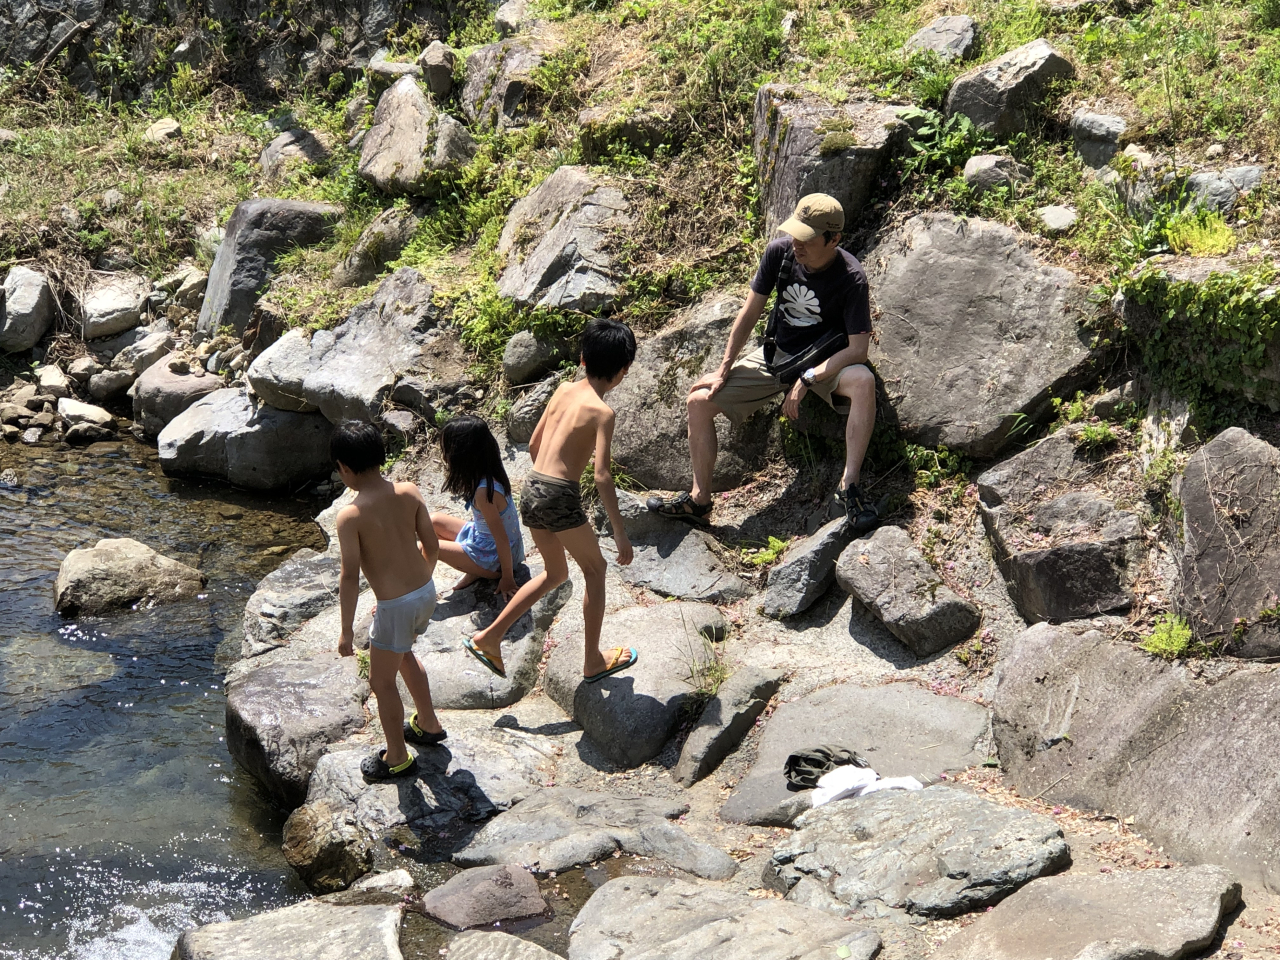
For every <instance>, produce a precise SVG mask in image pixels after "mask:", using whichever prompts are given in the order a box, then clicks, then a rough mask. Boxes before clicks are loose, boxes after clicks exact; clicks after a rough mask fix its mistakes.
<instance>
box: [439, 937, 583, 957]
mask: <svg viewBox="0 0 1280 960" xmlns="http://www.w3.org/2000/svg"><path fill="white" fill-rule="evenodd" d="M449 960H562V958H561V957H560V955H559V954H557V953H552V952H551V951H550V950H544V949H543V948H542V947H540V946H538V945H537V944H536V943H530V942H529V941H528V940H521V939H520V938H519V937H513V936H512V935H511V934H509V933H499V932H496V931H490V932H486V933H481V932H480V931H478V930H476V931H472V932H471V933H464V934H463V935H462V936H460V937H457V938H455V939H454V940H453V941H452V942H451V943H450V944H449Z"/></svg>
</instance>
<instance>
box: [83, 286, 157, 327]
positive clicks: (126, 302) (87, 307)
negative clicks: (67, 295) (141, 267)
mask: <svg viewBox="0 0 1280 960" xmlns="http://www.w3.org/2000/svg"><path fill="white" fill-rule="evenodd" d="M150 293H151V284H150V283H149V282H148V280H147V278H146V277H140V276H138V275H137V274H136V273H108V274H105V275H100V276H97V277H95V278H94V279H93V281H92V283H91V284H90V286H89V289H88V290H87V291H85V294H84V296H83V297H81V299H80V333H81V336H83V337H84V339H86V340H93V339H95V338H98V337H111V336H114V335H115V334H117V333H124V331H126V330H132V329H133V328H134V327H136V326H137V325H138V324H139V323H141V322H142V311H143V310H144V309H145V308H146V304H147V296H148V295H149V294H150Z"/></svg>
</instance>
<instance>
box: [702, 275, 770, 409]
mask: <svg viewBox="0 0 1280 960" xmlns="http://www.w3.org/2000/svg"><path fill="white" fill-rule="evenodd" d="M768 302H769V298H768V297H766V296H762V295H761V294H758V293H756V292H755V291H754V290H750V291H748V293H747V302H746V303H744V304H743V305H742V309H741V310H739V311H738V316H737V318H736V319H734V321H733V328H732V329H731V330H730V331H729V342H728V343H727V344H725V348H724V359H723V360H721V362H720V366H719V367H717V368H716V370H715V371H714V372H712V373H709V374H707V375H706V376H705V377H702V378H701V379H700V380H698V381H697V382H696V383H694V384H693V386H691V387H690V388H689V392H690V393H693V392H694V391H695V390H703V389H710V391H711V395H712V396H713V397H714V396H715V395H716V394H717V393H718V392H719V391H720V388H721V387H722V386H724V380H725V377H727V376H728V375H729V368H730V367H732V366H733V364H734V361H736V360H737V359H738V355H739V354H740V353H742V348H743V347H745V346H746V345H747V341H748V340H749V339H751V331H753V330H754V329H755V326H756V321H757V320H759V319H760V315H761V314H762V313H764V308H765V304H767V303H768Z"/></svg>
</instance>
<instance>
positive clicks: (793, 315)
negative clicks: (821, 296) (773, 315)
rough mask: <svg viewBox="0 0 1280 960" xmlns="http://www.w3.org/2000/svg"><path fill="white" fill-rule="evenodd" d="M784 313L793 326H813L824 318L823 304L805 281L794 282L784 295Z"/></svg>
mask: <svg viewBox="0 0 1280 960" xmlns="http://www.w3.org/2000/svg"><path fill="white" fill-rule="evenodd" d="M782 315H783V316H784V317H786V318H787V323H789V324H791V326H793V327H812V326H813V325H814V324H816V323H817V322H818V321H819V320H820V319H822V305H821V304H820V303H818V297H817V294H815V293H814V292H813V291H812V290H810V289H809V288H808V287H806V286H805V285H804V284H803V283H793V284H790V285H789V286H788V287H787V289H786V291H785V292H784V293H783V295H782Z"/></svg>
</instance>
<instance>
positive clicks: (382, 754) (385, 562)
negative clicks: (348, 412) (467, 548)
mask: <svg viewBox="0 0 1280 960" xmlns="http://www.w3.org/2000/svg"><path fill="white" fill-rule="evenodd" d="M330 452H331V453H332V455H333V459H334V460H335V461H336V462H337V465H338V473H339V474H340V475H341V476H342V482H343V483H345V484H346V485H347V486H348V487H350V488H351V489H352V490H354V491H356V499H355V501H354V502H353V503H351V504H349V505H348V506H345V507H343V508H342V510H341V511H339V513H338V545H339V547H340V548H341V551H342V576H341V580H340V581H339V587H338V598H339V601H340V603H341V607H342V639H341V640H340V641H339V643H338V653H339V654H340V655H342V656H344V657H349V656H352V655H353V654H354V653H355V650H354V642H355V626H354V623H355V616H356V600H357V598H358V597H359V594H360V573H361V571H363V572H364V576H365V579H366V580H368V581H369V586H370V588H371V589H372V590H373V595H374V596H375V597H377V598H378V605H377V609H376V611H375V612H374V615H373V625H372V626H371V627H370V628H369V686H370V687H371V688H372V690H373V695H374V696H375V697H377V698H378V717H379V719H380V720H381V721H382V732H383V734H384V736H386V738H387V746H386V749H385V750H378V751H375V752H374V753H372V754H370V755H369V756H368V757H365V759H364V761H363V762H362V763H361V764H360V771H361V773H363V774H364V776H365V779H367V780H374V781H377V780H390V779H393V778H397V777H411V776H414V775H416V774H417V772H418V761H417V758H415V757H414V756H413V755H412V754H411V753H409V749H408V747H406V746H405V741H408V742H410V743H416V744H419V745H421V746H431V745H433V744H437V743H439V742H440V741H442V740H443V739H444V738H445V737H446V736H447V734H446V733H445V732H444V730H443V729H442V728H441V726H440V721H439V720H438V719H437V718H436V713H435V710H434V709H433V707H432V706H431V687H430V685H429V684H428V682H427V672H426V671H425V670H423V669H422V664H421V663H419V662H418V658H417V657H416V656H415V655H414V653H413V642H414V640H415V639H416V638H417V636H418V634H419V633H421V632H422V631H423V630H425V629H426V627H427V623H428V622H429V621H430V620H431V614H432V613H434V612H435V609H436V588H435V584H434V583H432V582H431V574H432V572H433V571H434V570H435V566H436V560H437V559H438V558H439V556H440V541H439V540H438V539H437V538H436V534H435V530H434V529H432V526H431V514H430V513H429V512H428V511H427V505H426V504H425V503H423V501H422V494H420V493H419V492H418V488H417V487H416V486H415V485H414V484H412V483H392V482H391V481H390V480H388V479H386V478H385V477H384V476H382V474H381V473H380V472H379V470H380V468H381V467H382V464H383V463H385V462H386V459H387V453H386V448H385V447H384V446H383V443H382V436H381V434H379V432H378V431H377V429H376V428H375V427H373V425H372V424H368V423H359V422H355V421H347V422H345V423H340V424H338V426H337V427H335V428H334V431H333V439H332V440H331V441H330ZM397 673H399V674H400V676H402V677H404V683H405V686H406V687H408V689H409V693H410V695H411V696H412V697H413V704H414V707H416V708H417V709H416V711H415V713H414V714H413V716H411V717H410V718H409V720H408V722H405V719H404V704H403V703H401V701H400V691H399V689H398V688H397V687H396V674H397Z"/></svg>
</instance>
